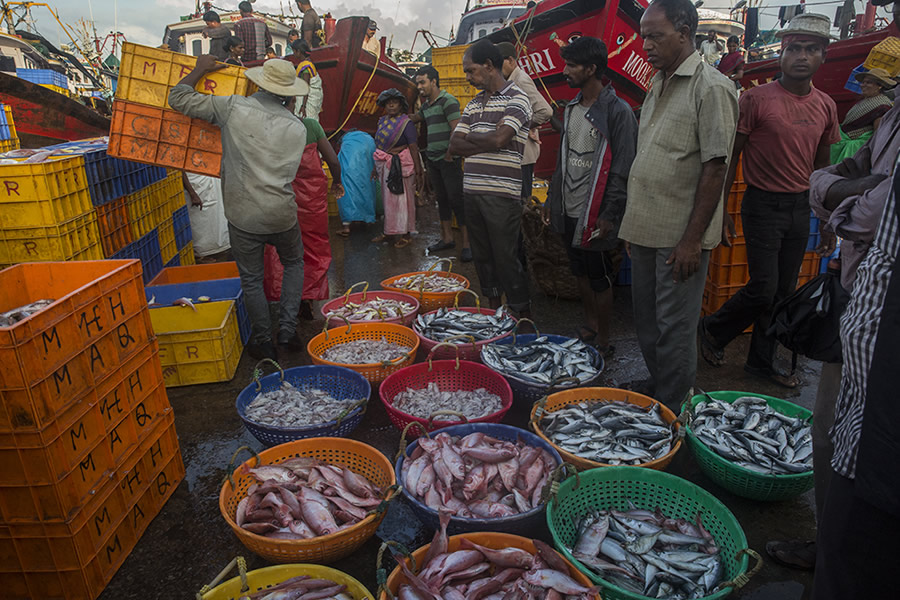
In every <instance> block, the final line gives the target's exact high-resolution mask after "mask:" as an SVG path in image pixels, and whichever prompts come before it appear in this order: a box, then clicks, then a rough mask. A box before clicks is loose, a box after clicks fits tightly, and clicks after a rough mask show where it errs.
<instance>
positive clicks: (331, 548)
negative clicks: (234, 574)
mask: <svg viewBox="0 0 900 600" xmlns="http://www.w3.org/2000/svg"><path fill="white" fill-rule="evenodd" d="M300 456H309V457H314V458H318V459H321V460H323V461H325V462H328V463H330V464H334V465H337V466H339V467H346V468H348V469H350V470H351V471H353V472H355V473H358V474H359V475H362V476H364V477H365V478H366V479H368V480H369V481H371V482H372V483H373V484H374V485H377V486H378V487H380V488H381V489H383V490H388V489H389V488H391V487H392V486H393V485H394V484H395V483H396V480H395V478H394V470H393V469H392V468H391V463H390V461H388V459H387V458H385V456H384V454H382V453H381V452H379V451H378V450H376V449H375V448H373V447H372V446H369V445H367V444H363V443H362V442H357V441H355V440H348V439H346V438H334V437H322V438H308V439H305V440H297V441H294V442H288V443H286V444H281V445H280V446H275V447H274V448H269V449H268V450H263V451H262V452H260V453H259V454H258V455H257V456H255V457H253V458H251V459H249V460H247V461H245V462H244V463H243V464H242V465H240V466H239V467H237V468H236V469H234V470H233V471H232V469H231V468H229V473H230V475H229V477H228V479H226V480H225V481H224V482H223V483H222V489H221V490H220V491H219V512H221V513H222V517H224V518H225V521H226V522H227V523H228V525H229V526H230V527H231V529H232V530H233V531H234V533H235V535H237V537H238V539H239V540H240V541H241V543H242V544H244V546H246V547H247V549H248V550H250V551H251V552H254V553H256V554H258V555H259V556H261V557H263V558H265V559H267V560H269V561H272V562H275V563H293V562H314V563H329V562H333V561H336V560H338V559H340V558H343V557H345V556H347V555H349V554H352V553H353V552H355V551H356V550H357V549H358V548H359V547H360V546H362V545H363V544H365V543H366V541H367V540H368V539H369V538H370V537H372V536H373V535H374V534H375V530H376V529H378V525H379V524H381V521H382V519H384V514H385V513H384V511H385V509H386V501H385V502H382V505H381V506H379V507H378V509H376V510H374V511H372V512H371V513H370V514H369V515H368V516H367V517H366V518H365V519H363V520H362V521H360V522H359V523H356V524H355V525H352V526H350V527H348V528H346V529H343V530H341V531H338V532H337V533H332V534H329V535H322V536H318V537H315V538H311V539H304V540H283V539H274V538H269V537H265V536H262V535H257V534H255V533H251V532H249V531H247V530H246V529H243V528H241V527H238V524H237V522H236V521H235V518H236V515H237V506H238V503H239V502H240V501H241V500H242V499H243V498H244V496H246V495H247V490H248V489H249V488H250V486H251V485H253V484H255V483H258V482H257V480H256V478H255V477H253V475H252V474H250V473H245V472H242V471H243V468H244V466H245V465H246V466H247V467H248V468H253V467H256V466H257V465H260V464H278V463H281V462H284V461H286V460H288V459H290V458H295V457H300ZM233 465H234V462H233V461H232V465H230V466H229V467H231V466H233ZM387 493H388V494H390V493H391V492H390V491H388V492H387ZM389 499H390V498H388V500H389Z"/></svg>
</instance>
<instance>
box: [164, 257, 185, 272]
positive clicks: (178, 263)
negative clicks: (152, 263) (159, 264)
mask: <svg viewBox="0 0 900 600" xmlns="http://www.w3.org/2000/svg"><path fill="white" fill-rule="evenodd" d="M180 266H181V256H180V255H178V254H176V255H175V256H173V257H172V260H170V261H169V262H167V263H166V264H164V265H163V269H168V268H169V267H180Z"/></svg>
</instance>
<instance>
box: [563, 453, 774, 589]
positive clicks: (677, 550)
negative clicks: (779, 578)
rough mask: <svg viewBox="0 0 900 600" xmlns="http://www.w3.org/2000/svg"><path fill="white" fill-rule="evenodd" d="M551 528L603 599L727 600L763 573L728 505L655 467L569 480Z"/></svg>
mask: <svg viewBox="0 0 900 600" xmlns="http://www.w3.org/2000/svg"><path fill="white" fill-rule="evenodd" d="M547 525H548V526H549V528H550V533H551V535H552V536H553V542H554V544H556V547H557V549H559V550H560V551H561V552H562V553H563V555H564V556H565V557H566V558H567V559H569V560H570V561H572V562H573V563H574V564H575V565H576V566H577V567H578V568H579V569H580V570H581V571H582V572H584V573H585V574H586V575H587V576H588V577H590V578H591V580H592V581H593V582H594V583H597V584H599V585H600V586H601V587H602V588H603V589H602V590H601V595H602V596H603V599H604V600H643V599H645V598H665V599H671V600H675V599H676V598H677V599H683V598H705V599H708V600H712V599H714V598H724V597H725V596H727V595H728V594H730V593H731V592H732V591H733V590H735V589H738V588H740V587H742V586H743V585H744V584H746V583H747V581H748V580H749V579H750V577H752V576H753V575H754V574H755V573H756V572H757V571H759V569H760V568H761V567H762V559H761V558H760V556H759V554H757V553H756V552H754V551H753V550H751V549H749V548H748V547H747V537H746V536H745V535H744V531H743V529H741V525H740V523H738V520H737V519H736V518H735V516H734V515H733V514H732V513H731V511H730V510H728V508H726V507H725V505H724V504H722V503H721V502H720V501H719V500H718V499H717V498H716V497H715V496H713V495H712V494H710V493H709V492H707V491H706V490H704V489H702V488H700V487H699V486H697V485H694V484H693V483H690V482H688V481H685V480H684V479H682V478H680V477H676V476H675V475H670V474H669V473H664V472H662V471H655V470H653V469H640V468H637V467H603V468H599V469H591V470H590V471H583V472H581V473H579V474H578V475H576V476H575V477H570V478H568V479H566V480H565V481H563V482H562V484H561V485H560V486H559V491H558V492H557V494H556V495H555V497H554V498H553V499H552V500H551V501H550V502H549V504H548V505H547ZM751 557H752V558H753V559H754V560H755V561H756V564H755V565H754V567H753V569H751V570H750V571H749V572H748V566H749V562H750V561H749V558H751Z"/></svg>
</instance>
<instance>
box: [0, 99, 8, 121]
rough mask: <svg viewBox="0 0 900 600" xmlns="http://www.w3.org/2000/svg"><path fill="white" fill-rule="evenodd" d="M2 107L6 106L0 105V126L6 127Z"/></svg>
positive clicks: (4, 113)
mask: <svg viewBox="0 0 900 600" xmlns="http://www.w3.org/2000/svg"><path fill="white" fill-rule="evenodd" d="M4 106H6V105H5V104H0V125H8V124H9V123H7V122H6V111H5V110H3V107H4Z"/></svg>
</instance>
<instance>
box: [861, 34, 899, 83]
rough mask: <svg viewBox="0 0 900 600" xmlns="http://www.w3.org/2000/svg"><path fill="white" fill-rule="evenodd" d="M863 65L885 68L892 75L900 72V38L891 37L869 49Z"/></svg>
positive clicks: (894, 75) (870, 67) (872, 67)
mask: <svg viewBox="0 0 900 600" xmlns="http://www.w3.org/2000/svg"><path fill="white" fill-rule="evenodd" d="M863 66H864V67H865V68H867V69H869V70H872V69H876V68H877V69H884V70H885V71H887V72H888V73H889V74H890V76H891V77H896V76H897V75H898V74H900V38H895V37H889V38H885V39H883V40H881V41H880V42H878V43H877V44H876V45H875V47H874V48H872V49H871V50H869V56H867V57H866V62H864V63H863Z"/></svg>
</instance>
